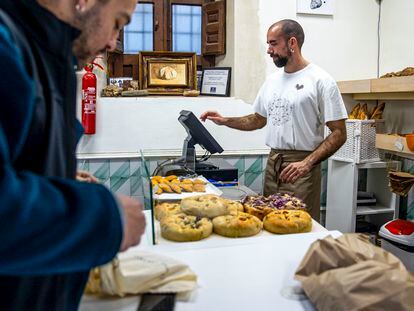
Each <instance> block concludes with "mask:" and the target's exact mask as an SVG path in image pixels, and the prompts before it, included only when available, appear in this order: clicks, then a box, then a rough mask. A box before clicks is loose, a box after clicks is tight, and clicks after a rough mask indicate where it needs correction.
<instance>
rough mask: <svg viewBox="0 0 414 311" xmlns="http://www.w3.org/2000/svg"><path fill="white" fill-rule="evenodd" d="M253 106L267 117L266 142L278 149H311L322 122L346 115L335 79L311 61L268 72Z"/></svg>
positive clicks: (320, 136) (319, 135) (320, 138)
mask: <svg viewBox="0 0 414 311" xmlns="http://www.w3.org/2000/svg"><path fill="white" fill-rule="evenodd" d="M253 109H254V111H255V112H256V113H258V114H260V115H261V116H263V117H266V118H267V132H266V145H268V146H269V147H270V148H273V149H281V150H304V151H313V150H315V149H316V147H318V146H319V145H320V143H321V142H322V141H323V139H324V126H325V124H326V122H329V121H335V120H341V119H346V118H348V114H347V112H346V109H345V105H344V102H343V100H342V96H341V94H340V92H339V89H338V86H337V85H336V82H335V80H334V79H333V78H332V77H331V76H330V75H329V74H328V73H326V72H325V71H324V70H322V69H321V68H319V67H318V66H316V65H314V64H309V65H307V66H306V67H305V68H303V69H301V70H299V71H296V72H294V73H286V72H285V71H284V70H280V71H278V72H276V73H274V74H272V75H270V76H269V77H268V78H267V80H266V81H265V83H264V84H263V85H262V87H261V88H260V91H259V94H258V95H257V97H256V100H255V102H254V105H253Z"/></svg>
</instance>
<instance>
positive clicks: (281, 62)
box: [273, 50, 292, 68]
mask: <svg viewBox="0 0 414 311" xmlns="http://www.w3.org/2000/svg"><path fill="white" fill-rule="evenodd" d="M286 54H287V55H286V56H278V58H277V59H276V60H273V62H274V63H275V65H276V67H277V68H282V67H285V66H286V64H287V62H288V61H289V59H290V57H291V56H292V52H290V50H287V52H286Z"/></svg>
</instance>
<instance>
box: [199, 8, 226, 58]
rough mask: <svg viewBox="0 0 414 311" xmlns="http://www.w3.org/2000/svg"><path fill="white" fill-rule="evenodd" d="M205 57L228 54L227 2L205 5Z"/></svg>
mask: <svg viewBox="0 0 414 311" xmlns="http://www.w3.org/2000/svg"><path fill="white" fill-rule="evenodd" d="M202 34H203V39H202V53H203V55H222V54H225V53H226V1H225V0H220V1H215V2H210V3H205V4H203V31H202Z"/></svg>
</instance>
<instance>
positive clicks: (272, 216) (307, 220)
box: [263, 210, 312, 234]
mask: <svg viewBox="0 0 414 311" xmlns="http://www.w3.org/2000/svg"><path fill="white" fill-rule="evenodd" d="M263 227H264V229H265V230H267V231H269V232H272V233H277V234H287V233H304V232H310V231H311V230H312V218H311V216H310V215H309V214H308V213H307V212H305V211H302V210H281V211H279V210H278V211H273V212H271V213H269V214H267V215H266V217H265V218H264V219H263Z"/></svg>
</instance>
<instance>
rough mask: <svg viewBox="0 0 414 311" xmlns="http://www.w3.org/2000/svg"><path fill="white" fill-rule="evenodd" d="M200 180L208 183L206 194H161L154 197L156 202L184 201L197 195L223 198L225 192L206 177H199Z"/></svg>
mask: <svg viewBox="0 0 414 311" xmlns="http://www.w3.org/2000/svg"><path fill="white" fill-rule="evenodd" d="M198 179H201V180H204V181H205V182H206V192H181V193H165V192H164V193H161V194H155V193H154V195H153V197H154V199H155V200H160V201H161V200H164V201H167V200H182V199H184V198H188V197H193V196H195V195H203V194H215V195H218V196H221V195H222V194H223V192H222V191H221V190H220V189H219V188H217V187H216V186H214V185H213V184H212V183H210V182H208V181H207V179H205V178H204V176H198Z"/></svg>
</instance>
